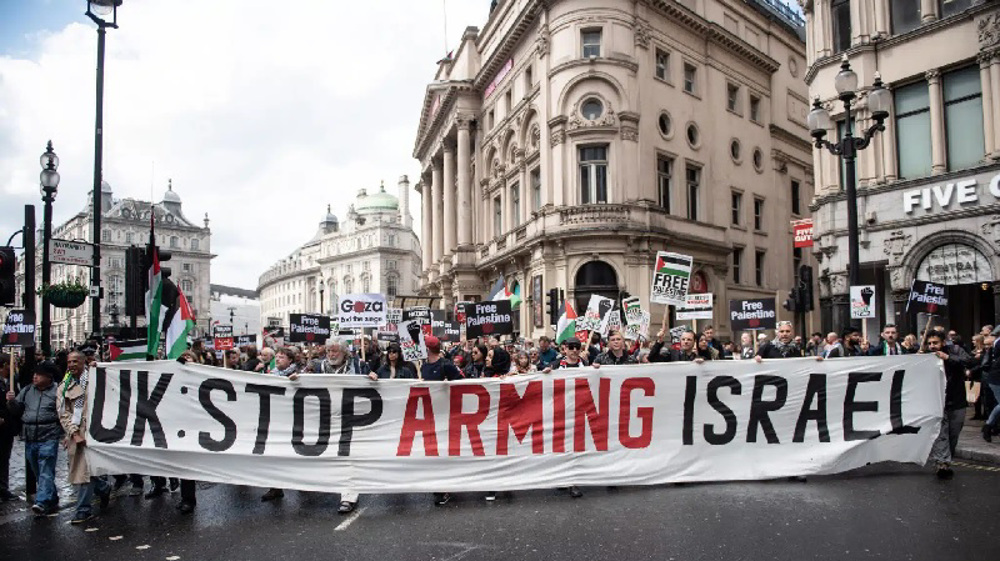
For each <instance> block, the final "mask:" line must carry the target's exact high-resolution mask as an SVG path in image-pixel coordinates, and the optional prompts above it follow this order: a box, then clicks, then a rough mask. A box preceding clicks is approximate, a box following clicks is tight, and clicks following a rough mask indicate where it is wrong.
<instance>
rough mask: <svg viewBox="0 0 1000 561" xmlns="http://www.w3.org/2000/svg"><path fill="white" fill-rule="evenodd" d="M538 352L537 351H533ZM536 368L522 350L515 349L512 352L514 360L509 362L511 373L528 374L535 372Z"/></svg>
mask: <svg viewBox="0 0 1000 561" xmlns="http://www.w3.org/2000/svg"><path fill="white" fill-rule="evenodd" d="M535 354H536V355H537V354H538V353H537V352H536V353H535ZM537 370H538V368H537V367H536V366H535V363H533V362H532V361H531V357H530V356H529V355H528V353H526V352H524V351H517V352H516V353H515V354H514V361H513V362H512V363H511V369H510V373H511V374H528V373H530V372H536V371H537Z"/></svg>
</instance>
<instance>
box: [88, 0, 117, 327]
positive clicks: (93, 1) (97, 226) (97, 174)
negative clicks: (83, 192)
mask: <svg viewBox="0 0 1000 561" xmlns="http://www.w3.org/2000/svg"><path fill="white" fill-rule="evenodd" d="M121 5H122V0H87V12H86V14H87V17H89V18H90V19H91V20H93V22H94V23H96V24H97V112H96V117H95V122H94V192H93V205H94V217H93V218H94V263H93V265H92V266H91V269H90V286H91V290H92V291H94V290H96V291H97V295H96V296H91V298H90V309H91V314H92V317H91V323H90V325H91V331H92V332H93V333H94V334H95V335H100V333H101V196H102V191H103V189H102V188H101V183H102V177H103V170H102V166H103V160H104V35H105V32H106V30H107V28H109V27H111V28H114V29H118V6H121ZM108 16H111V21H110V22H109V21H107V20H106V19H104V18H106V17H108ZM92 294H93V293H92Z"/></svg>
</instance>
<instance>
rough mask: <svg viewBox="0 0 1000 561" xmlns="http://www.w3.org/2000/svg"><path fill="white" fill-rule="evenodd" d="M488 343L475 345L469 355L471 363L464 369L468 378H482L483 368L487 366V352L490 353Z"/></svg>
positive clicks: (463, 371) (463, 372) (464, 373)
mask: <svg viewBox="0 0 1000 561" xmlns="http://www.w3.org/2000/svg"><path fill="white" fill-rule="evenodd" d="M489 352H490V351H489V349H487V348H486V345H475V346H474V347H472V353H471V354H470V355H469V363H468V364H467V365H465V368H463V369H462V374H463V375H464V376H465V377H466V378H482V377H483V370H484V369H485V368H486V354H487V353H489Z"/></svg>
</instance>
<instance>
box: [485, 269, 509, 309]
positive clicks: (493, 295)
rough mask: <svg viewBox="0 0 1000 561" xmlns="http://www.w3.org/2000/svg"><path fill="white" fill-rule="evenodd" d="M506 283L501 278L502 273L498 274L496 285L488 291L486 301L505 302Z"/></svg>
mask: <svg viewBox="0 0 1000 561" xmlns="http://www.w3.org/2000/svg"><path fill="white" fill-rule="evenodd" d="M507 299H508V297H507V282H506V281H505V280H504V278H503V273H500V278H498V279H497V282H496V284H494V285H493V288H491V289H490V296H489V298H487V299H486V300H487V301H489V302H496V301H497V300H507Z"/></svg>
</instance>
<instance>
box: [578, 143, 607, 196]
mask: <svg viewBox="0 0 1000 561" xmlns="http://www.w3.org/2000/svg"><path fill="white" fill-rule="evenodd" d="M606 202H608V147H607V145H603V146H583V147H581V148H580V203H581V204H592V203H606Z"/></svg>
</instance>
